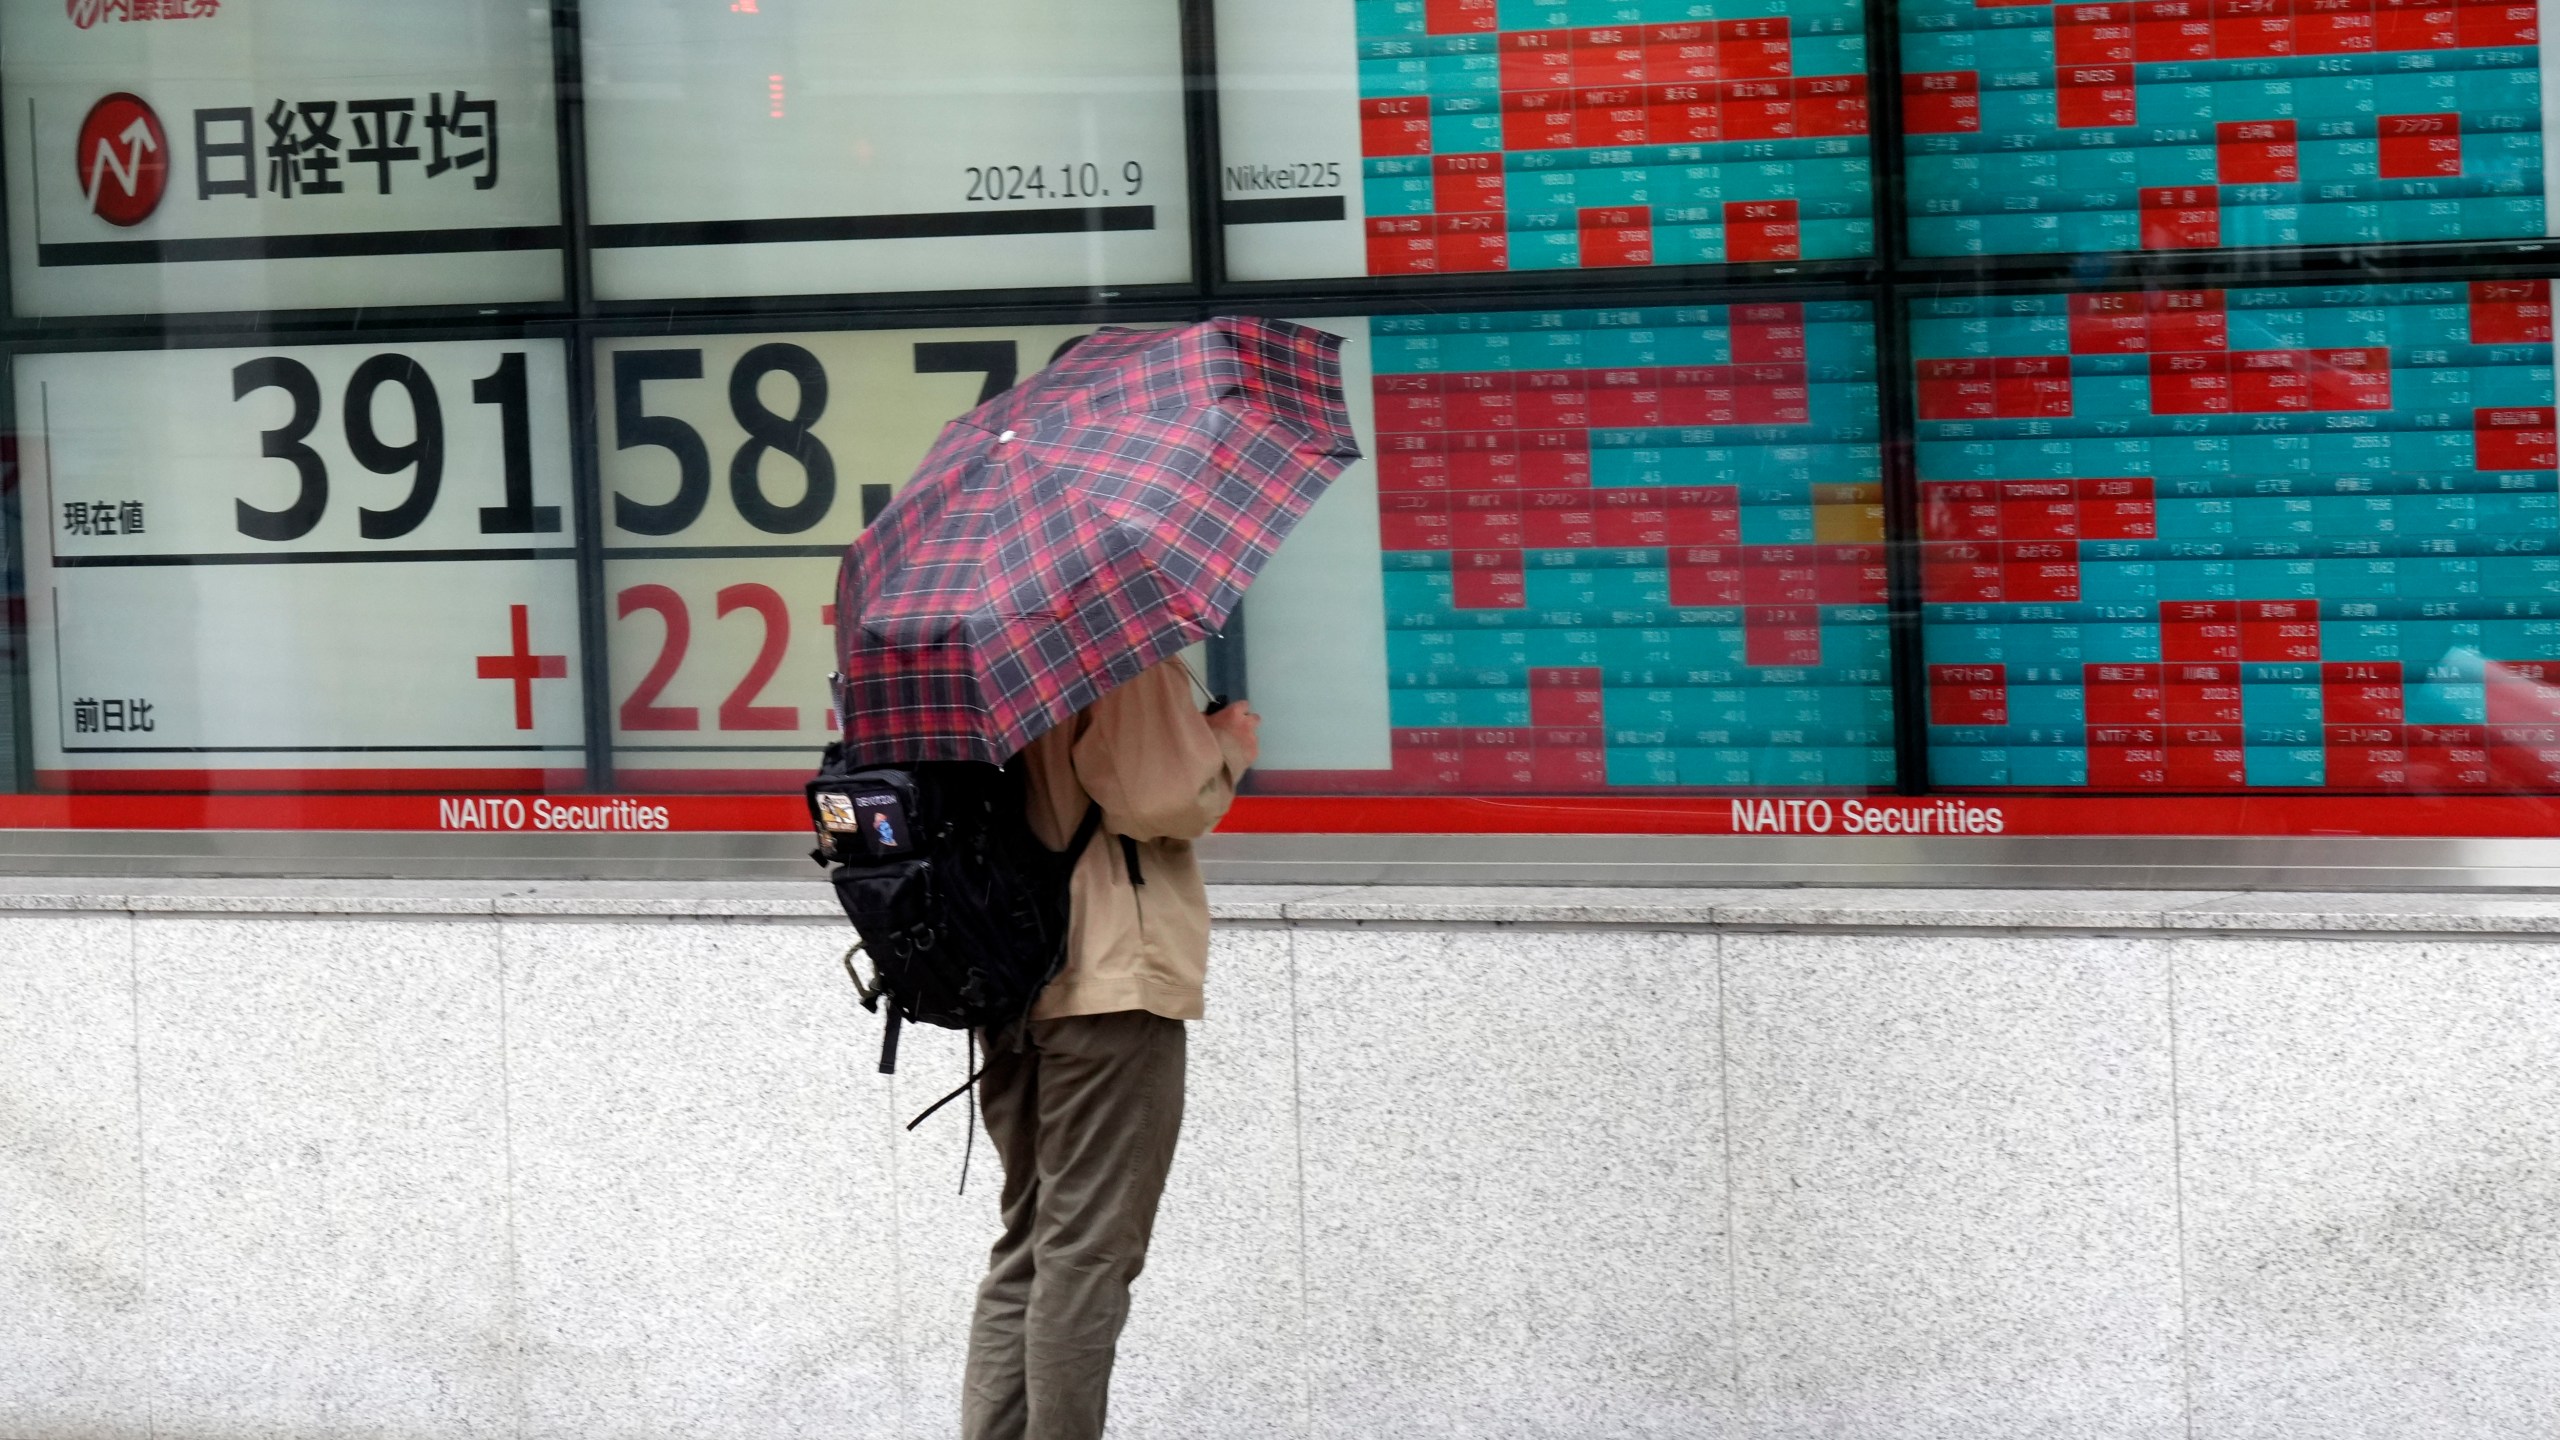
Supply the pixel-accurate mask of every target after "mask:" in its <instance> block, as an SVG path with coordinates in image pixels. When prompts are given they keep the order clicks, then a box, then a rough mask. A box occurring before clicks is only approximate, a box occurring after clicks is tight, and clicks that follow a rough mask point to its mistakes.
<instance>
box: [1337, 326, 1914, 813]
mask: <svg viewBox="0 0 2560 1440" xmlns="http://www.w3.org/2000/svg"><path fill="white" fill-rule="evenodd" d="M1369 324H1370V328H1371V351H1372V357H1373V364H1374V366H1375V372H1376V373H1375V378H1374V380H1373V382H1372V383H1373V385H1374V389H1375V395H1376V405H1377V426H1378V443H1377V466H1378V500H1379V509H1380V516H1379V519H1380V525H1379V534H1380V539H1381V542H1382V546H1381V548H1382V550H1383V552H1384V553H1383V556H1382V559H1383V561H1384V567H1385V571H1386V573H1385V576H1384V580H1385V596H1386V604H1387V612H1388V613H1387V626H1388V631H1387V658H1388V698H1389V709H1390V713H1391V716H1392V724H1393V727H1394V731H1393V737H1394V738H1393V745H1394V770H1393V773H1392V775H1391V776H1386V777H1381V779H1382V782H1383V783H1385V784H1387V785H1390V786H1392V787H1394V788H1399V789H1404V790H1412V791H1445V790H1456V789H1472V790H1480V791H1489V792H1504V791H1510V792H1520V791H1545V792H1550V793H1573V792H1586V793H1587V792H1593V791H1606V790H1611V789H1615V788H1619V787H1629V786H1633V787H1665V786H1669V787H1692V786H1694V787H1708V788H1729V787H1737V786H1741V787H1756V786H1776V787H1827V788H1831V789H1865V788H1869V787H1873V786H1883V785H1890V784H1891V783H1892V782H1893V778H1894V775H1893V764H1894V756H1893V749H1892V699H1891V691H1890V689H1889V686H1888V679H1889V675H1888V671H1889V669H1890V664H1891V662H1890V660H1889V658H1888V655H1887V639H1886V629H1885V609H1884V606H1885V568H1884V508H1883V503H1882V501H1883V494H1882V491H1883V485H1882V478H1881V477H1882V473H1883V472H1882V467H1881V461H1880V458H1879V449H1878V445H1877V441H1876V407H1875V402H1876V381H1875V324H1874V317H1873V312H1872V311H1871V310H1870V308H1869V306H1868V304H1867V302H1865V301H1834V302H1815V303H1805V304H1784V305H1704V306H1693V307H1682V308H1661V309H1627V310H1584V311H1529V312H1518V313H1509V314H1475V315H1468V314H1448V315H1426V316H1399V317H1392V318H1388V317H1382V318H1378V319H1374V320H1372V321H1370V322H1369Z"/></svg>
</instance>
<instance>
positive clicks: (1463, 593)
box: [1449, 550, 1529, 610]
mask: <svg viewBox="0 0 2560 1440" xmlns="http://www.w3.org/2000/svg"><path fill="white" fill-rule="evenodd" d="M1471 560H1473V561H1479V562H1481V561H1487V560H1493V561H1499V562H1503V568H1494V567H1493V566H1492V565H1488V564H1481V563H1478V564H1471V563H1469V562H1470V561H1471ZM1450 561H1451V571H1450V576H1449V578H1450V581H1451V603H1453V604H1454V605H1455V606H1456V607H1457V608H1458V609H1461V610H1518V609H1523V608H1525V607H1526V606H1527V605H1528V603H1529V593H1528V580H1527V577H1526V575H1525V573H1524V572H1523V571H1522V570H1521V568H1520V555H1519V553H1518V552H1517V551H1510V552H1503V551H1491V552H1486V551H1474V552H1469V551H1463V550H1462V551H1458V552H1456V553H1454V554H1453V555H1451V557H1450Z"/></svg>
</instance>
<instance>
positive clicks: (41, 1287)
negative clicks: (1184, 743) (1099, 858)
mask: <svg viewBox="0 0 2560 1440" xmlns="http://www.w3.org/2000/svg"><path fill="white" fill-rule="evenodd" d="M499 888H500V887H496V886H489V885H475V884H470V883H459V882H458V883H454V884H449V885H406V886H398V887H386V886H381V885H366V886H362V887H357V886H348V885H338V886H332V885H328V884H324V883H321V882H309V881H302V882H278V883H270V884H258V883H253V882H219V881H203V882H169V883H166V884H163V885H161V886H160V887H158V888H157V889H156V890H155V892H154V893H152V894H149V895H135V894H131V893H128V890H129V886H128V887H124V888H120V887H118V886H116V885H113V884H105V883H101V884H94V885H79V884H73V883H71V882H65V881H59V880H53V881H23V882H15V883H14V885H10V884H0V1437H7V1440H72V1437H81V1440H87V1437H117V1440H122V1437H128V1436H131V1437H143V1436H150V1437H158V1440H195V1437H207V1440H210V1437H233V1436H242V1437H246V1436H258V1437H272V1440H304V1437H311V1440H318V1437H333V1440H334V1437H342V1436H343V1437H358V1436H362V1437H397V1440H411V1437H415V1440H440V1437H446V1436H505V1437H542V1440H549V1437H559V1440H572V1437H575V1440H604V1437H702V1440H711V1437H720V1440H764V1437H785V1436H795V1437H796V1436H831V1437H832V1436H865V1437H868V1436H879V1437H888V1436H899V1437H907V1436H913V1437H937V1440H940V1437H947V1436H949V1435H951V1434H953V1433H955V1429H956V1427H955V1423H954V1416H955V1415H956V1408H957V1402H956V1388H957V1382H958V1376H959V1370H960V1360H961V1350H962V1342H963V1320H964V1317H965V1313H966V1309H967V1304H968V1292H969V1287H970V1284H971V1282H972V1279H973V1277H974V1273H975V1270H976V1267H977V1264H978V1262H979V1258H980V1256H981V1255H982V1253H983V1248H984V1246H985V1244H986V1242H987V1241H988V1240H989V1239H990V1238H991V1236H992V1232H993V1226H994V1203H995V1179H994V1172H993V1169H992V1162H991V1159H990V1157H989V1154H988V1152H987V1149H986V1147H985V1146H984V1145H983V1143H981V1144H980V1145H979V1146H978V1147H977V1150H976V1166H975V1169H974V1170H973V1178H972V1180H971V1182H970V1185H969V1189H968V1193H967V1194H966V1195H965V1196H963V1195H959V1194H956V1193H954V1192H955V1190H956V1188H957V1184H958V1181H959V1177H960V1170H961V1160H962V1149H963V1141H964V1134H965V1128H964V1126H963V1125H962V1124H961V1123H960V1120H959V1116H958V1114H957V1112H956V1111H953V1112H946V1113H945V1114H944V1115H942V1116H938V1117H936V1118H935V1119H934V1120H931V1121H928V1122H926V1124H925V1126H924V1127H923V1128H922V1129H920V1130H918V1131H916V1132H915V1133H913V1134H909V1133H906V1132H904V1131H903V1130H902V1129H901V1126H902V1125H903V1123H904V1121H905V1119H906V1118H907V1117H908V1116H909V1115H911V1114H913V1113H914V1111H915V1110H916V1109H917V1108H919V1107H920V1106H921V1105H922V1104H923V1103H924V1102H925V1101H926V1100H929V1099H930V1098H932V1097H933V1096H935V1095H938V1094H939V1093H941V1092H942V1091H943V1090H946V1089H948V1088H950V1086H952V1085H953V1084H955V1083H957V1082H958V1080H959V1079H960V1076H961V1073H962V1070H961V1066H962V1052H961V1047H960V1044H959V1042H958V1041H957V1040H956V1039H955V1038H953V1037H949V1036H946V1035H943V1034H941V1033H938V1032H932V1031H925V1032H921V1033H918V1032H912V1031H911V1032H910V1036H909V1046H908V1048H907V1051H906V1056H905V1062H904V1070H903V1073H901V1074H900V1075H899V1076H897V1077H896V1079H895V1080H894V1081H889V1080H884V1079H882V1078H881V1077H879V1076H878V1075H876V1074H874V1073H872V1063H871V1062H872V1059H873V1052H874V1047H875V1045H876V1042H877V1028H876V1022H874V1021H872V1020H871V1019H870V1018H869V1017H867V1016H864V1015H862V1014H861V1013H860V1011H859V1010H858V1009H857V1008H856V1007H855V1005H854V1002H853V999H852V996H851V993H850V990H849V988H848V987H847V986H846V984H845V982H844V978H843V976H842V973H841V971H840V970H838V968H837V964H836V961H837V955H838V953H839V952H840V951H841V949H842V947H843V944H844V942H845V940H846V938H847V936H846V933H845V931H844V929H843V927H842V924H841V922H840V921H838V920H836V919H834V918H833V917H831V916H830V915H828V914H827V913H826V911H825V909H824V904H825V896H824V894H823V892H816V893H813V890H814V887H810V886H784V885H733V886H706V887H698V888H695V889H690V890H686V891H683V892H682V893H668V892H667V891H666V890H665V889H664V888H663V887H643V886H629V887H625V886H615V885H602V884H588V885H541V886H521V887H517V890H516V893H511V894H501V893H498V891H499ZM1218 903H1219V906H1220V909H1221V912H1222V915H1223V917H1224V924H1223V926H1222V928H1221V931H1220V936H1219V941H1218V953H1217V956H1216V958H1215V961H1214V963H1213V966H1212V978H1211V985H1212V996H1211V1006H1212V1014H1211V1018H1210V1019H1209V1020H1208V1021H1207V1022H1205V1023H1203V1024H1202V1025H1200V1026H1198V1027H1196V1028H1195V1031H1194V1041H1193V1045H1194V1048H1193V1081H1192V1096H1191V1109H1190V1119H1189V1122H1188V1124H1187V1127H1186V1131H1185V1135H1184V1140H1183V1146H1182V1152H1181V1155H1180V1157H1179V1159H1178V1160H1177V1163H1176V1166H1175V1173H1174V1181H1173V1186H1172V1189H1171V1191H1170V1192H1169V1194H1168V1195H1167V1197H1166V1200H1165V1208H1164V1213H1163V1218H1162V1222H1161V1225H1160V1227H1159V1232H1158V1243H1157V1249H1156V1253H1155V1257H1154V1261H1153V1263H1152V1264H1151V1266H1150V1268H1149V1270H1148V1273H1147V1275H1146V1277H1145V1278H1144V1279H1143V1280H1142V1281H1141V1282H1140V1285H1139V1289H1138V1297H1137V1303H1136V1312H1135V1318H1134V1319H1133V1320H1132V1322H1131V1325H1130V1329H1129V1333H1128V1336H1127V1338H1126V1340H1125V1342H1124V1346H1123V1354H1124V1362H1123V1365H1122V1368H1121V1372H1120V1380H1119V1383H1118V1386H1117V1389H1116V1392H1115V1400H1114V1426H1113V1433H1114V1434H1115V1435H1120V1436H1128V1437H1139V1436H1163V1437H1182V1440H1209V1437H1228V1436H1236V1437H1244V1436H1255V1437H1260V1436H1302V1435H1303V1436H1328V1437H1330V1436H1345V1437H1349V1436H1359V1437H1370V1436H1380V1435H1393V1436H1398V1437H1406V1436H1415V1437H1441V1436H1445V1437H1467V1440H1489V1437H1506V1436H1524V1437H1525V1436H1539V1437H1548V1436H1553V1437H1567V1436H1570V1437H1577V1440H1580V1437H1598V1436H1747V1437H1755V1440H1756V1437H1768V1440H1778V1437H1814V1436H1822V1437H1959V1436H1961V1437H1968V1440H1971V1437H2013V1436H2014V1437H2028V1436H2035V1437H2047V1436H2052V1437H2065V1436H2067V1437H2117V1436H2122V1437H2163V1440H2168V1437H2177V1440H2186V1437H2190V1436H2193V1437H2234V1440H2238V1437H2277V1436H2285V1437H2296V1436H2299V1437H2305V1440H2310V1437H2318V1440H2347V1437H2386V1436H2387V1437H2428V1440H2452V1437H2483V1440H2487V1437H2499V1440H2508V1437H2521V1436H2531V1435H2547V1434H2553V1433H2560V902H2553V901H2542V900H2523V899H2496V898H2447V897H2423V896H2417V897H2413V896H2362V897H2356V896H2346V897H2341V896H2264V895H2261V896H2214V895H2204V894H2160V893H2145V894H2122V893H2118V894H2072V893H2049V892H2048V893H2001V892H1962V891H1937V892H1889V891H1858V892H1818V891H1758V892H1754V891H1727V892H1699V891H1643V892H1608V891H1596V890H1594V891H1537V890H1503V891H1465V890H1445V889H1444V890H1425V891H1387V890H1358V889H1345V890H1332V891H1327V890H1313V889H1309V890H1241V889H1239V890H1230V891H1226V892H1223V893H1222V894H1221V895H1220V896H1219V902H1218Z"/></svg>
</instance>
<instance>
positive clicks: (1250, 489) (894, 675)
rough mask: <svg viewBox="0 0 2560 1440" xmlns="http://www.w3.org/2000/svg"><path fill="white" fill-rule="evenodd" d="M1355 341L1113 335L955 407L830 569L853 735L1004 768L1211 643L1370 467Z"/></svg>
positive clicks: (1280, 333) (1204, 329)
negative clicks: (971, 405) (1096, 705)
mask: <svg viewBox="0 0 2560 1440" xmlns="http://www.w3.org/2000/svg"><path fill="white" fill-rule="evenodd" d="M1341 345H1342V342H1341V340H1340V338H1339V337H1337V336H1333V335H1328V334H1326V333H1325V332H1323V331H1321V330H1316V329H1312V328H1310V327H1307V326H1304V325H1292V324H1289V323H1287V322H1285V321H1278V320H1260V319H1251V318H1228V319H1220V320H1211V321H1207V322H1205V323H1202V324H1198V325H1191V326H1186V327H1184V328H1182V329H1179V330H1124V329H1109V330H1104V331H1102V332H1101V333H1099V334H1097V335H1094V336H1093V337H1091V338H1090V339H1088V340H1086V341H1084V342H1083V343H1082V344H1080V345H1078V346H1076V347H1075V348H1074V349H1072V350H1070V351H1068V352H1067V353H1066V354H1065V355H1064V356H1062V357H1061V358H1060V359H1059V360H1058V361H1057V363H1055V364H1053V365H1051V366H1050V367H1049V368H1048V369H1046V370H1043V371H1041V372H1040V373H1039V374H1037V375H1034V376H1032V377H1031V378H1030V379H1028V380H1026V381H1024V382H1023V383H1022V384H1020V385H1017V386H1015V387H1014V388H1013V389H1011V390H1008V391H1006V392H1005V393H1004V394H1002V395H999V396H997V397H996V398H994V399H992V400H990V401H988V402H987V403H985V404H983V405H981V406H979V407H978V408H977V409H975V410H972V411H970V412H969V413H968V414H966V415H963V416H961V417H960V418H959V419H957V420H954V421H952V422H951V424H950V425H949V426H948V427H946V428H945V429H944V430H943V432H942V438H941V439H940V440H938V441H936V442H935V443H934V447H933V449H932V450H931V451H930V452H929V453H927V454H926V456H925V458H924V463H923V464H922V465H920V466H919V467H917V470H916V475H915V479H914V480H913V481H912V482H911V483H910V484H908V486H907V487H906V488H905V489H904V490H903V491H902V492H900V494H899V496H898V498H897V499H896V500H895V501H894V502H892V503H891V504H890V506H889V507H888V509H886V510H884V511H882V512H881V514H880V517H879V519H878V520H876V521H875V522H873V524H872V526H871V528H870V529H868V530H866V531H864V532H863V533H862V535H861V537H860V538H859V539H857V540H855V541H854V542H853V545H852V546H851V548H849V549H847V550H846V552H845V557H844V568H843V571H842V573H841V574H840V575H839V577H838V579H837V582H836V616H837V637H838V654H839V668H840V670H841V672H842V680H841V683H840V694H841V697H842V702H843V715H844V733H845V749H846V750H847V751H848V752H849V753H850V754H851V755H853V756H854V757H856V758H857V759H860V760H863V761H866V762H873V763H877V762H886V761H921V760H985V761H990V762H1002V761H1003V760H1005V759H1006V758H1008V757H1010V756H1011V755H1013V754H1014V752H1016V751H1018V750H1020V749H1021V748H1022V747H1023V746H1024V745H1026V744H1028V743H1029V742H1030V741H1032V740H1033V739H1035V738H1037V737H1038V736H1039V735H1040V734H1041V733H1042V732H1044V731H1046V730H1048V729H1049V727H1051V726H1052V725H1055V724H1057V723H1058V722H1059V721H1061V720H1063V719H1065V718H1066V717H1068V716H1070V715H1072V714H1074V713H1075V712H1076V711H1078V710H1080V709H1082V708H1084V707H1085V706H1086V705H1088V704H1091V703H1092V702H1093V701H1094V700H1095V699H1096V698H1097V697H1099V696H1100V695H1102V694H1103V693H1104V692H1105V691H1108V690H1110V689H1111V688H1112V687H1114V686H1116V685H1119V684H1121V683H1122V682H1124V681H1126V680H1128V679H1129V678H1130V677H1132V676H1134V675H1136V674H1137V673H1138V672H1139V671H1141V670H1144V669H1145V668H1146V667H1148V666H1149V665H1153V664H1155V663H1156V662H1157V661H1159V660H1162V659H1163V658H1165V657H1166V656H1168V655H1172V654H1174V653H1176V652H1178V651H1180V650H1181V649H1183V648H1184V647H1185V646H1188V645H1191V644H1193V643H1194V642H1196V641H1198V640H1200V639H1202V638H1203V637H1205V636H1207V635H1210V634H1213V633H1215V632H1216V631H1217V630H1218V629H1219V628H1220V627H1222V626H1224V625H1225V624H1226V622H1227V617H1228V616H1229V615H1231V614H1233V613H1234V611H1235V608H1236V602H1237V601H1238V600H1240V599H1242V598H1243V596H1244V591H1245V587H1246V586H1247V585H1250V584H1251V583H1253V577H1254V575H1255V574H1256V573H1257V572H1258V571H1260V569H1261V568H1262V565H1263V562H1264V561H1266V560H1268V559H1270V558H1271V553H1272V551H1274V550H1276V549H1278V548H1279V546H1280V542H1281V541H1282V540H1283V539H1284V538H1286V537H1287V536H1288V533H1289V530H1290V528H1291V527H1292V526H1294V525H1296V524H1297V522H1298V517H1300V516H1301V515H1304V514H1305V513H1306V511H1307V507H1308V506H1310V505H1312V504H1314V503H1315V500H1316V497H1317V496H1318V495H1319V494H1321V493H1322V492H1323V490H1324V487H1325V485H1326V484H1327V483H1329V482H1330V481H1331V480H1332V479H1333V477H1334V476H1335V475H1338V474H1340V473H1341V472H1342V470H1343V467H1345V466H1347V465H1349V464H1350V463H1351V462H1352V461H1354V460H1357V459H1358V458H1360V449H1359V445H1358V442H1357V441H1355V440H1354V439H1353V438H1352V433H1351V417H1350V413H1349V411H1348V410H1347V409H1346V408H1345V406H1344V404H1343V398H1342V369H1341V362H1340V350H1341Z"/></svg>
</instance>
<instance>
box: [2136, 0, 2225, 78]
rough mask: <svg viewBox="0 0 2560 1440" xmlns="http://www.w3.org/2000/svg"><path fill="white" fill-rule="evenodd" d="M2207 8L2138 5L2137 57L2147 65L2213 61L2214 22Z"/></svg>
mask: <svg viewBox="0 0 2560 1440" xmlns="http://www.w3.org/2000/svg"><path fill="white" fill-rule="evenodd" d="M2207 14H2208V11H2207V8H2206V6H2205V5H2203V4H2201V3H2198V4H2176V3H2170V4H2160V3H2151V4H2138V5H2136V6H2134V22H2133V58H2134V59H2135V60H2136V61H2139V62H2140V63H2142V64H2145V65H2179V64H2186V63H2190V62H2193V61H2197V60H2210V59H2212V58H2213V21H2212V20H2210V19H2209V18H2206V17H2207Z"/></svg>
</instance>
